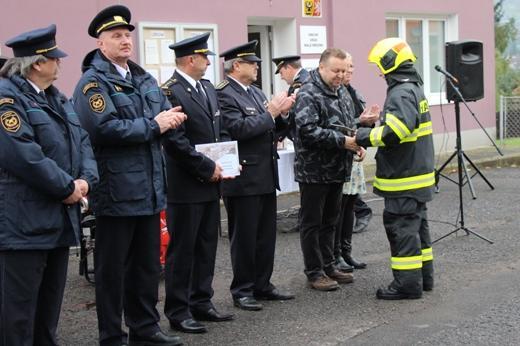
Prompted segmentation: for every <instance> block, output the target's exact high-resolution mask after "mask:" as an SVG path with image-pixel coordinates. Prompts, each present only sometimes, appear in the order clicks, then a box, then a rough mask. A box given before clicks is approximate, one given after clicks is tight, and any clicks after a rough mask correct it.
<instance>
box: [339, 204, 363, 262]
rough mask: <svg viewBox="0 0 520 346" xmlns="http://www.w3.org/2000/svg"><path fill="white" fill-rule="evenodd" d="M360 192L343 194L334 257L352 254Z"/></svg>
mask: <svg viewBox="0 0 520 346" xmlns="http://www.w3.org/2000/svg"><path fill="white" fill-rule="evenodd" d="M358 196H359V194H356V195H343V197H342V198H341V211H340V214H339V218H338V223H337V225H336V233H335V235H336V236H335V239H334V257H335V258H338V257H339V256H346V255H350V252H351V251H352V230H353V228H354V204H355V203H356V201H357V200H358V198H357V197H358Z"/></svg>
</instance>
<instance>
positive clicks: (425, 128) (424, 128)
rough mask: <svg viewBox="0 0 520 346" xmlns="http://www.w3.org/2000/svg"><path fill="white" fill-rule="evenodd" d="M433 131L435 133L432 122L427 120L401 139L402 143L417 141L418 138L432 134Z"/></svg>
mask: <svg viewBox="0 0 520 346" xmlns="http://www.w3.org/2000/svg"><path fill="white" fill-rule="evenodd" d="M432 133H433V130H432V122H431V121H427V122H424V123H421V124H419V128H416V129H415V130H413V132H412V133H411V134H410V135H409V136H408V137H406V138H403V139H401V143H404V142H415V141H417V138H419V137H423V136H427V135H431V134H432Z"/></svg>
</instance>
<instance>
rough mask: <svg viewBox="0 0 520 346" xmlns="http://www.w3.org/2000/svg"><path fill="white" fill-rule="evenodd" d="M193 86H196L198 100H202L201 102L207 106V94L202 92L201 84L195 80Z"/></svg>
mask: <svg viewBox="0 0 520 346" xmlns="http://www.w3.org/2000/svg"><path fill="white" fill-rule="evenodd" d="M195 86H196V88H197V94H198V96H199V100H200V101H202V104H204V105H206V106H207V107H208V108H209V103H208V96H207V95H206V93H205V92H204V88H202V84H200V82H197V83H196V84H195Z"/></svg>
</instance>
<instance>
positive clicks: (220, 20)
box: [0, 0, 495, 132]
mask: <svg viewBox="0 0 520 346" xmlns="http://www.w3.org/2000/svg"><path fill="white" fill-rule="evenodd" d="M116 3H122V4H124V5H126V6H128V7H129V8H130V9H131V11H132V15H133V17H132V22H133V23H134V24H137V23H138V22H142V21H145V22H173V23H201V24H216V25H217V26H218V40H219V47H220V50H221V51H223V50H225V49H227V48H229V47H231V46H233V45H236V44H240V43H243V42H245V41H246V40H247V24H248V17H269V18H277V17H279V18H295V19H296V26H297V30H296V32H297V38H296V39H297V40H298V42H299V26H300V25H325V26H327V36H328V40H327V41H328V46H329V47H332V46H334V47H340V48H344V49H346V50H348V51H349V52H350V53H352V55H353V57H354V59H355V64H356V72H355V77H354V83H353V84H355V86H357V87H358V88H359V89H360V90H361V91H362V93H363V94H364V95H365V96H366V98H367V99H368V101H369V103H380V104H381V103H382V102H383V100H384V93H385V83H384V82H383V81H382V80H380V78H379V77H378V76H377V73H376V72H375V69H374V68H373V66H369V64H368V63H367V62H366V57H367V54H368V51H369V49H370V48H371V46H372V45H373V44H374V43H375V42H376V41H377V40H379V39H381V38H383V37H384V36H385V14H386V13H410V14H412V13H417V14H444V15H457V16H458V32H459V34H458V37H459V39H475V40H480V41H483V42H484V81H485V88H484V92H485V98H484V99H483V100H480V101H477V102H473V103H470V106H471V107H472V109H473V111H474V112H475V114H476V115H477V116H478V118H479V120H480V121H481V122H482V124H483V125H484V126H485V127H494V126H495V96H494V95H495V82H494V81H495V72H494V29H493V1H492V0H482V1H479V2H478V6H477V5H476V2H475V1H473V0H459V1H453V0H435V1H417V0H413V1H412V0H399V1H383V0H348V1H346V0H322V4H323V16H322V17H321V18H302V15H301V14H302V8H301V6H302V5H301V3H302V1H301V0H213V1H208V0H190V1H186V0H182V1H181V0H170V1H159V0H147V1H143V0H126V1H119V2H117V1H108V0H95V1H77V0H69V1H66V0H47V1H45V2H44V3H42V2H39V1H35V0H34V1H28V0H20V1H14V0H2V4H1V5H0V11H1V13H2V14H3V16H2V17H3V19H2V21H0V42H2V49H1V51H2V54H3V55H7V56H11V51H10V49H8V48H7V47H5V46H3V42H5V41H6V40H7V39H9V38H11V37H12V36H14V35H16V34H18V33H20V32H22V31H26V30H30V29H34V28H39V27H43V26H47V25H49V24H51V23H56V24H57V27H58V35H57V40H58V44H59V46H60V48H62V49H63V50H65V51H66V52H67V53H68V54H69V57H67V58H65V59H64V60H63V61H62V73H61V76H60V79H59V80H58V81H57V82H56V85H57V86H58V87H59V88H60V89H61V90H62V91H63V92H65V93H66V94H67V95H71V93H72V91H73V89H74V86H75V84H76V82H77V80H78V79H79V77H80V66H81V61H82V59H83V57H84V55H85V54H86V53H87V52H88V51H90V50H91V49H94V48H95V40H94V39H92V38H90V37H89V36H88V35H87V32H86V31H87V26H88V24H89V22H90V20H91V19H92V17H93V16H94V15H95V14H96V13H97V12H98V11H99V10H101V9H102V8H104V7H106V6H109V5H112V4H116ZM43 4H44V6H42V5H43ZM6 14H10V15H6ZM135 34H136V35H137V30H136V31H135ZM134 44H135V46H136V51H135V53H134V54H135V55H134V60H138V59H137V56H138V52H137V47H138V44H137V37H136V39H135V42H134ZM297 47H299V43H298V44H297ZM297 53H299V52H297ZM304 57H305V58H318V57H319V55H305V56H304ZM439 108H440V107H439V106H432V107H431V111H432V118H433V123H434V130H435V132H439V131H441V130H443V129H442V128H441V127H442V122H441V121H440V111H439ZM461 109H462V117H461V121H462V127H463V129H465V130H469V129H476V128H477V127H478V125H477V124H476V123H475V121H474V120H473V119H472V117H471V116H470V115H469V113H468V112H467V111H466V109H465V108H464V107H462V108H461ZM443 111H444V114H445V118H446V119H447V127H448V130H449V131H453V130H454V126H455V125H454V121H452V120H453V118H454V115H453V105H445V106H444V107H443Z"/></svg>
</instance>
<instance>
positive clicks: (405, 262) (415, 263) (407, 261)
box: [391, 256, 423, 270]
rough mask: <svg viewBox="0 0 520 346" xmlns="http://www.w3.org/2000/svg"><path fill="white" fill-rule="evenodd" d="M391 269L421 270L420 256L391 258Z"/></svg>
mask: <svg viewBox="0 0 520 346" xmlns="http://www.w3.org/2000/svg"><path fill="white" fill-rule="evenodd" d="M391 262H392V269H394V270H414V269H421V268H422V262H423V261H422V256H410V257H392V258H391Z"/></svg>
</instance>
